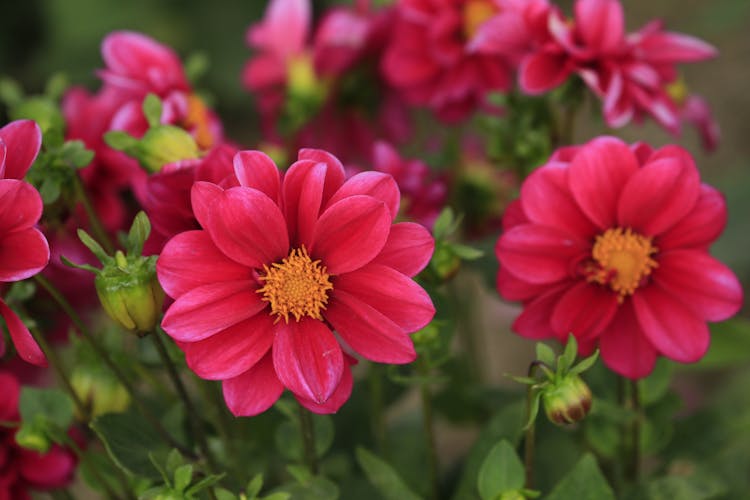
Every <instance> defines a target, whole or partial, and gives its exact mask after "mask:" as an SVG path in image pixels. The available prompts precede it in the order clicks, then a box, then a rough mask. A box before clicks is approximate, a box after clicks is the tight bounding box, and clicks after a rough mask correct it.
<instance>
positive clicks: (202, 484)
mask: <svg viewBox="0 0 750 500" xmlns="http://www.w3.org/2000/svg"><path fill="white" fill-rule="evenodd" d="M224 476H225V474H224V473H222V474H212V475H210V476H206V477H204V478H203V479H201V480H200V481H198V482H197V483H195V484H194V485H192V486H191V487H190V488H188V490H187V491H186V492H185V496H187V497H188V498H191V497H192V496H193V495H195V494H196V493H199V492H200V491H201V490H205V489H206V488H208V487H209V486H213V485H214V484H216V483H218V482H219V481H221V479H222V478H223V477H224Z"/></svg>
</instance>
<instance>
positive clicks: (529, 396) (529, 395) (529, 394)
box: [523, 361, 541, 490]
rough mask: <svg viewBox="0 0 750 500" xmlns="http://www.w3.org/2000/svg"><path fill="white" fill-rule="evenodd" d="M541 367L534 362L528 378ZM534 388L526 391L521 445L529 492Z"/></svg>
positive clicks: (533, 424) (534, 439)
mask: <svg viewBox="0 0 750 500" xmlns="http://www.w3.org/2000/svg"><path fill="white" fill-rule="evenodd" d="M539 366H541V363H540V362H539V361H534V362H532V363H531V365H530V366H529V372H528V375H529V377H532V378H533V377H535V376H536V370H537V368H539ZM534 397H535V394H534V386H531V385H530V386H529V387H528V388H527V389H526V422H527V425H528V427H527V428H526V436H525V437H524V444H523V468H524V472H525V477H526V481H525V483H524V488H526V489H527V490H530V489H532V488H533V485H534V451H535V450H536V419H534V421H533V422H532V421H530V419H531V406H532V404H533V402H534Z"/></svg>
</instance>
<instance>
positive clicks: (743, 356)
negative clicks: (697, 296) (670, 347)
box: [680, 317, 750, 370]
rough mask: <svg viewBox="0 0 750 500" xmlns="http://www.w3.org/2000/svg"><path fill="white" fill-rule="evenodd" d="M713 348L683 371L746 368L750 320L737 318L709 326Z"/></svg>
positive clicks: (749, 346) (749, 350) (749, 344)
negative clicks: (739, 366)
mask: <svg viewBox="0 0 750 500" xmlns="http://www.w3.org/2000/svg"><path fill="white" fill-rule="evenodd" d="M709 328H710V329H711V346H710V347H709V349H708V352H707V353H706V355H705V356H704V357H703V359H701V360H700V361H699V362H698V363H693V364H691V365H686V366H685V367H682V366H681V367H680V368H681V369H691V370H693V369H699V370H714V369H717V368H726V367H730V366H738V365H742V366H744V365H745V364H747V360H748V358H750V319H748V318H743V317H736V318H733V319H730V320H727V321H723V322H721V323H713V324H711V325H709Z"/></svg>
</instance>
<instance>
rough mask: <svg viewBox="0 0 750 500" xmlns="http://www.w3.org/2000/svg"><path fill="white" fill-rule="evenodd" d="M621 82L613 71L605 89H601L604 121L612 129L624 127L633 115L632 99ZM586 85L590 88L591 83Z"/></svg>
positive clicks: (621, 77)
mask: <svg viewBox="0 0 750 500" xmlns="http://www.w3.org/2000/svg"><path fill="white" fill-rule="evenodd" d="M582 76H583V75H582ZM584 80H586V79H585V78H584ZM623 80H624V77H623V76H622V74H621V73H620V71H614V72H613V73H612V76H611V77H610V79H609V81H608V82H607V87H606V88H605V89H603V97H604V109H603V112H604V119H605V121H606V122H607V125H609V126H610V127H612V128H620V127H624V126H625V125H627V124H628V123H629V122H630V120H632V119H633V115H634V114H635V104H634V102H633V97H632V96H631V95H630V94H629V93H628V92H627V91H626V88H625V82H624V81H623ZM587 83H588V84H589V87H591V83H589V81H587ZM596 91H597V89H596V88H594V92H596Z"/></svg>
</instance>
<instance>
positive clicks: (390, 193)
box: [327, 171, 401, 220]
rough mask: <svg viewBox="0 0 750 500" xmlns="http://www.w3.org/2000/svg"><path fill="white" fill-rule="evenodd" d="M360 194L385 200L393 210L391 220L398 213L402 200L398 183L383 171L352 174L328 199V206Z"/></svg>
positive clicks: (389, 208) (391, 210)
mask: <svg viewBox="0 0 750 500" xmlns="http://www.w3.org/2000/svg"><path fill="white" fill-rule="evenodd" d="M358 194H363V195H368V196H372V197H373V198H375V199H377V200H380V201H382V202H384V203H385V204H386V206H387V207H388V210H390V212H391V220H393V219H395V218H396V216H397V215H398V207H399V202H400V201H401V194H400V193H399V190H398V185H397V184H396V181H395V180H394V179H393V177H392V176H391V175H389V174H384V173H382V172H371V171H370V172H361V173H359V174H356V175H354V176H352V177H351V178H349V179H348V180H347V181H346V182H345V183H344V185H343V186H341V188H339V190H338V191H336V192H335V193H334V195H333V196H332V197H331V199H330V200H328V205H327V206H331V205H333V204H334V203H336V202H337V201H341V200H343V199H345V198H347V197H349V196H354V195H358Z"/></svg>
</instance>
